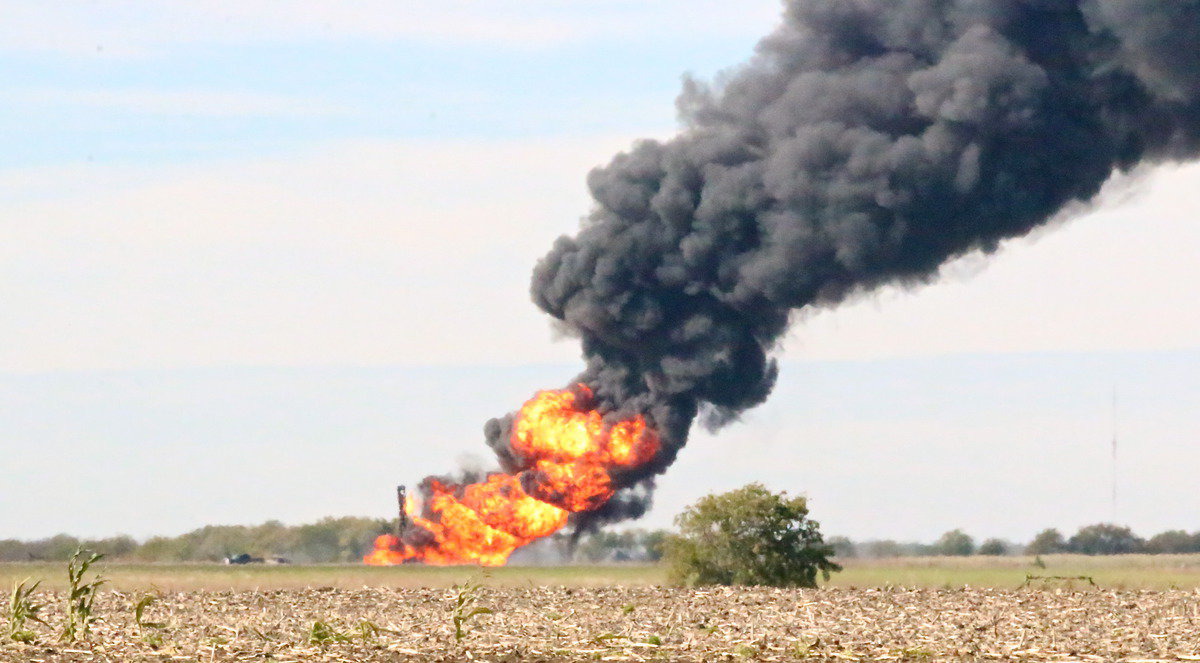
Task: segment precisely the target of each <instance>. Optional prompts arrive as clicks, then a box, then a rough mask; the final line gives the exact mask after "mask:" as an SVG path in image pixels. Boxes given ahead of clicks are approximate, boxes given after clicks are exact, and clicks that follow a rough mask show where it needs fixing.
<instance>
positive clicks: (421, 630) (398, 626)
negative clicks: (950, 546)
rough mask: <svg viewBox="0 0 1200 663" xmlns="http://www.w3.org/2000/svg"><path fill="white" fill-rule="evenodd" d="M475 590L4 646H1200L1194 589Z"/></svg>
mask: <svg viewBox="0 0 1200 663" xmlns="http://www.w3.org/2000/svg"><path fill="white" fill-rule="evenodd" d="M471 596H472V597H474V599H475V600H477V601H478V603H479V605H486V606H490V607H492V608H493V609H494V612H492V613H491V614H486V615H485V614H480V615H477V616H476V618H475V619H474V620H472V622H471V625H470V632H469V634H467V635H466V637H462V638H459V637H456V630H457V629H456V624H455V620H454V616H455V615H456V614H461V613H456V611H457V610H458V608H459V606H458V602H459V599H460V598H461V592H460V589H458V588H452V589H365V588H364V589H360V590H336V589H311V590H299V591H293V590H288V591H238V592H211V591H210V592H181V593H166V594H162V595H160V596H159V597H157V598H156V600H155V601H154V602H153V604H152V607H151V608H150V609H151V610H152V611H153V613H154V620H155V621H156V622H159V623H156V624H155V626H161V628H153V629H151V630H153V631H154V634H155V635H156V636H157V637H154V638H147V637H146V635H147V626H148V625H147V624H146V619H147V618H146V617H145V616H144V615H143V616H142V619H135V615H134V610H135V608H136V606H137V604H138V603H139V600H138V598H137V596H131V595H125V594H122V593H120V592H116V591H113V592H105V593H103V594H101V595H100V596H99V597H98V599H97V601H96V606H95V610H96V612H97V613H98V614H102V615H104V619H102V620H100V621H98V622H97V623H96V624H94V626H93V632H92V637H91V638H90V639H89V640H86V641H79V642H76V643H73V644H70V645H68V644H65V643H58V642H55V641H54V639H53V638H39V642H38V643H37V644H32V645H31V644H25V643H20V642H12V641H8V642H6V643H4V644H3V645H0V660H3V661H7V660H29V659H31V658H36V659H39V660H45V661H59V660H94V659H95V658H96V657H97V656H99V657H100V658H101V659H102V660H121V661H124V660H167V659H171V658H173V657H186V658H188V659H192V660H195V659H199V660H264V659H266V660H330V661H333V660H354V661H394V660H422V661H424V660H429V661H457V660H464V659H465V658H466V657H467V656H468V655H469V656H470V657H473V658H476V659H484V660H518V659H519V660H562V659H588V660H683V661H707V660H714V659H721V658H725V657H726V656H729V657H733V659H735V660H736V659H744V660H763V661H794V660H801V659H805V658H809V659H816V660H821V659H826V660H833V659H842V660H879V659H886V660H946V659H957V660H978V659H981V658H993V659H1009V660H1017V659H1020V660H1026V661H1049V660H1061V659H1063V658H1073V659H1084V658H1088V657H1095V656H1098V657H1102V658H1104V659H1108V660H1113V659H1130V658H1141V659H1148V658H1152V659H1173V660H1200V591H1196V590H1190V591H1184V590H1174V591H1129V590H1121V591H1117V590H1108V589H1104V588H1100V589H1092V588H1090V587H1087V588H1086V589H1085V588H1083V587H1082V586H1077V587H1073V588H1072V587H1027V588H1024V589H1019V590H994V589H955V590H938V589H911V590H909V589H844V588H829V589H821V590H808V589H791V590H781V589H750V588H706V589H679V588H655V587H643V588H621V587H600V588H562V587H559V588H537V587H529V588H490V587H478V588H475V589H473V590H472V592H471ZM42 598H44V599H45V600H46V605H47V608H46V610H45V611H44V612H43V613H42V614H41V615H40V616H41V617H42V618H44V619H45V621H46V622H47V623H48V624H50V625H52V626H53V625H56V624H60V623H62V621H63V619H64V617H65V615H63V612H62V609H61V606H62V605H63V604H64V602H63V601H62V600H61V598H62V597H61V593H57V594H56V593H53V592H43V593H42ZM628 606H636V607H635V609H633V610H629V609H628ZM143 608H144V609H145V608H146V606H143ZM139 622H141V623H140V624H139ZM364 625H365V626H364ZM459 626H461V624H460V625H459ZM179 660H183V659H179Z"/></svg>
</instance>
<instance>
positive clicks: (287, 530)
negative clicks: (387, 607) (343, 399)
mask: <svg viewBox="0 0 1200 663" xmlns="http://www.w3.org/2000/svg"><path fill="white" fill-rule="evenodd" d="M390 527H391V522H389V521H387V520H384V519H382V518H354V517H346V518H325V519H324V520H321V521H318V522H316V523H310V524H306V525H284V524H283V523H281V522H279V521H275V520H272V521H269V522H266V523H263V524H261V525H209V526H206V527H201V528H200V529H197V530H193V531H191V532H188V533H186V534H181V535H179V536H156V537H152V538H150V539H147V540H146V541H144V542H140V543H139V542H138V541H136V540H134V539H133V538H132V537H128V536H116V537H110V538H107V539H78V538H76V537H73V536H69V535H66V534H59V535H58V536H52V537H50V538H47V539H41V540H38V541H17V540H14V539H7V540H0V561H5V562H26V561H61V560H65V559H67V558H68V557H70V556H71V553H73V552H74V551H75V550H76V548H78V547H83V548H86V549H89V550H94V551H96V552H99V553H103V554H104V555H105V556H106V558H107V559H110V560H122V561H140V562H219V561H221V560H223V559H225V558H226V557H233V556H236V555H242V554H248V555H251V556H254V557H283V558H285V559H287V560H289V561H292V562H297V563H337V562H357V561H359V560H361V559H362V557H363V555H364V554H366V553H367V552H368V551H369V550H370V549H371V547H372V544H373V543H374V541H375V537H376V536H378V535H380V534H382V533H385V532H387V531H389V528H390Z"/></svg>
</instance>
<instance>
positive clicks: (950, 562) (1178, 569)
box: [0, 555, 1200, 592]
mask: <svg viewBox="0 0 1200 663" xmlns="http://www.w3.org/2000/svg"><path fill="white" fill-rule="evenodd" d="M1033 561H1034V560H1033V558H1031V557H1000V558H996V557H961V558H954V557H923V558H900V559H889V560H855V559H851V560H846V561H845V562H844V564H845V567H846V570H845V571H844V572H842V573H838V574H835V575H834V576H833V579H832V581H831V583H830V584H831V586H834V587H888V586H899V587H936V588H945V587H949V588H954V587H963V586H969V587H994V588H999V589H1016V588H1018V587H1020V586H1021V585H1022V584H1024V582H1025V578H1026V575H1028V574H1034V575H1059V576H1080V575H1086V576H1091V577H1093V578H1094V579H1095V580H1096V582H1097V583H1099V584H1100V585H1101V586H1102V587H1107V588H1114V589H1193V588H1200V555H1126V556H1116V557H1086V556H1082V555H1048V556H1046V557H1045V558H1044V562H1045V568H1038V567H1036V566H1034V564H1033ZM64 568H65V567H64V565H63V564H60V563H53V564H50V563H33V564H0V589H7V588H9V587H12V585H13V583H14V582H18V581H20V580H23V579H25V578H28V577H32V578H34V579H38V578H40V579H43V580H44V582H43V585H42V587H43V588H47V589H61V588H62V587H63V586H64V580H65V579H66V574H65V571H64ZM102 571H103V573H104V575H105V576H106V577H108V578H109V580H110V583H111V584H110V585H109V586H110V587H112V588H114V589H118V590H122V591H128V592H133V591H142V590H151V589H159V590H163V591H192V590H275V589H306V588H309V587H334V588H338V589H357V588H360V587H363V586H369V587H390V588H416V587H449V586H450V585H453V584H455V583H462V582H465V581H467V580H469V579H471V578H472V577H474V576H475V575H477V571H476V570H475V569H473V568H469V567H457V568H445V567H441V568H439V567H424V566H403V567H393V568H376V567H366V566H362V565H343V566H333V565H331V566H223V565H219V564H171V565H158V564H121V563H114V564H107V565H104V566H103V568H102ZM664 583H666V574H665V572H664V570H663V569H662V568H661V567H657V566H646V565H619V566H615V565H614V566H562V567H505V568H499V569H494V570H493V571H492V572H491V576H490V578H489V579H487V580H486V582H485V584H487V585H488V586H492V587H527V586H530V585H531V584H532V585H538V586H543V585H566V586H570V587H602V586H609V585H622V586H654V585H662V584H664Z"/></svg>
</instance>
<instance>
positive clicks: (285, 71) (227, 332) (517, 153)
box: [0, 0, 1200, 538]
mask: <svg viewBox="0 0 1200 663" xmlns="http://www.w3.org/2000/svg"><path fill="white" fill-rule="evenodd" d="M0 9H3V12H4V15H5V16H6V19H5V21H4V24H3V25H2V26H0V72H2V73H0V102H2V103H0V135H3V137H4V138H3V139H2V141H0V145H2V146H3V149H0V311H2V314H0V451H3V453H4V457H5V458H7V459H19V462H16V463H12V462H10V463H6V464H5V465H4V466H3V467H0V538H5V537H9V536H16V537H33V536H42V535H47V534H52V533H54V532H57V531H63V530H66V531H71V532H76V533H81V534H94V535H100V534H111V533H115V532H129V533H133V534H136V535H139V536H144V535H148V534H152V533H174V532H179V531H183V530H185V529H188V528H191V527H195V526H198V525H201V524H206V523H212V522H255V521H261V520H265V519H267V518H279V519H282V520H285V521H289V522H297V521H301V520H306V519H312V518H316V517H319V516H322V515H327V514H349V513H360V514H377V515H385V514H387V513H388V512H389V510H390V506H391V498H390V494H391V493H390V491H391V486H392V484H394V483H395V482H397V481H400V480H404V481H409V482H412V481H415V480H416V479H418V478H419V477H420V476H421V475H422V474H424V473H426V472H433V471H439V470H450V469H453V468H454V467H455V466H456V465H457V464H458V463H459V462H460V461H461V460H462V456H463V454H464V453H474V454H476V456H477V457H478V458H479V459H480V462H486V460H487V457H486V455H485V451H486V448H485V447H484V445H483V444H482V436H481V435H480V433H479V430H480V427H481V426H482V424H483V421H484V420H485V419H486V418H487V417H489V416H494V415H498V414H502V413H504V412H505V411H507V410H511V409H514V408H516V407H518V406H519V405H520V404H521V402H522V401H523V400H524V399H525V398H526V397H528V396H529V395H530V394H531V393H532V391H533V390H535V389H537V388H539V387H558V386H561V384H562V383H563V382H564V381H565V380H567V379H569V378H570V376H571V375H572V374H573V373H574V372H575V371H576V370H577V368H578V366H577V364H576V363H575V358H576V356H577V353H578V351H577V346H576V345H575V344H574V342H573V341H571V340H570V339H557V338H556V337H555V335H554V334H553V333H552V330H551V328H550V326H549V324H548V323H547V321H546V319H545V318H544V317H543V316H542V315H540V314H539V313H538V311H537V309H536V308H535V307H534V306H533V305H532V304H531V303H530V302H529V297H528V294H527V290H528V277H529V272H530V269H531V268H532V266H533V264H534V262H535V261H536V259H537V258H538V257H539V256H540V255H541V254H542V253H544V252H545V251H546V250H547V249H548V247H549V245H550V243H551V242H552V241H553V239H554V237H556V236H557V235H559V234H562V233H564V232H571V231H573V229H574V227H575V225H576V223H577V221H578V219H579V217H581V216H582V215H583V214H584V213H585V212H586V211H587V208H588V200H587V196H586V191H585V188H584V177H585V175H586V173H587V171H588V169H589V168H591V167H592V166H595V165H598V164H601V163H603V162H605V161H606V160H607V159H608V158H609V157H610V156H611V155H612V154H614V153H615V152H616V151H618V150H620V149H623V148H624V147H626V146H628V145H629V144H630V143H631V142H632V141H633V140H634V139H636V138H638V137H643V136H659V137H661V136H667V135H670V133H671V132H672V131H673V127H674V126H675V118H674V105H673V100H674V96H675V94H676V92H677V90H678V88H679V85H680V77H681V75H682V74H684V73H685V72H690V73H693V74H695V75H698V76H701V77H711V76H714V75H716V74H717V73H718V72H720V71H721V70H722V69H724V68H726V67H728V66H730V65H734V64H736V63H737V62H739V61H741V60H743V59H744V58H745V57H746V56H747V55H748V54H749V53H750V52H751V49H752V47H753V44H754V42H755V41H756V39H757V38H758V37H759V36H760V35H761V34H763V33H765V32H766V31H767V30H768V29H769V28H770V27H771V25H772V24H773V23H774V20H775V14H776V11H777V7H776V2H775V1H774V0H747V1H745V2H741V3H734V4H731V3H728V2H715V1H696V0H692V1H690V2H682V1H676V0H663V1H660V2H654V3H646V2H626V1H617V0H610V1H607V2H592V1H581V0H574V1H573V2H562V1H554V2H550V1H539V0H522V1H521V2H507V1H496V0H494V1H492V2H487V3H479V2H466V1H451V2H445V1H443V2H438V3H429V2H396V1H389V2H382V1H361V2H308V1H305V0H288V1H287V2H283V1H280V2H261V1H242V2H217V1H213V2H205V3H200V4H193V5H187V6H184V5H181V4H178V3H172V4H167V3H150V2H134V1H131V2H106V3H78V4H77V5H76V4H75V3H27V2H15V1H4V0H0ZM1198 186H1200V167H1196V166H1170V167H1164V168H1161V169H1158V170H1156V171H1153V172H1146V173H1139V174H1137V176H1136V177H1127V178H1124V179H1123V180H1122V181H1120V182H1114V183H1112V185H1111V186H1110V187H1109V190H1108V191H1107V192H1106V194H1105V195H1104V196H1102V200H1101V201H1100V203H1099V204H1097V205H1096V206H1094V208H1093V209H1090V210H1075V211H1074V212H1073V213H1072V214H1070V215H1067V216H1066V217H1064V219H1063V222H1062V223H1061V224H1058V226H1057V227H1055V228H1052V229H1050V230H1048V231H1045V232H1043V233H1041V234H1040V235H1039V236H1038V237H1035V238H1028V239H1023V240H1018V241H1014V242H1011V243H1010V244H1009V245H1007V246H1006V247H1005V249H1004V250H1003V251H1002V253H1001V254H1000V255H999V256H996V257H994V258H991V259H984V258H981V257H969V258H967V259H964V260H961V261H959V262H957V263H954V264H953V265H950V266H948V267H947V268H946V270H945V277H944V278H943V280H942V281H941V282H940V283H939V284H936V285H933V286H929V287H926V288H923V289H920V290H918V291H915V292H898V291H887V292H884V293H881V294H879V295H878V296H875V297H872V298H871V299H869V300H865V301H860V302H857V303H855V304H853V305H851V306H848V307H845V308H843V309H841V310H838V311H836V312H818V313H815V314H805V315H800V316H798V317H797V323H798V324H797V326H796V327H795V330H794V331H793V333H792V334H791V335H790V336H789V338H788V340H787V342H786V345H785V348H784V349H783V350H784V356H785V358H786V360H787V365H786V367H785V372H784V376H783V379H782V380H781V384H780V388H779V390H778V392H777V393H776V394H775V396H774V398H773V399H772V401H771V402H770V403H768V405H766V406H764V407H763V408H761V409H760V410H758V411H755V412H753V413H751V414H750V415H749V416H748V417H747V419H746V421H744V422H742V423H740V424H737V425H734V426H733V427H730V428H729V429H727V430H725V431H722V432H721V433H719V434H718V435H716V436H710V435H708V434H698V435H697V436H696V437H695V439H694V441H693V444H692V445H691V447H689V449H687V450H686V451H685V452H684V453H683V454H682V457H681V460H680V461H679V463H678V464H677V466H676V467H675V468H674V471H673V472H672V473H671V474H670V475H668V476H667V477H666V478H665V479H664V480H663V482H662V491H661V498H660V500H659V503H658V506H657V507H656V509H655V511H654V512H653V514H652V515H651V517H650V518H649V519H648V521H647V524H651V525H662V524H666V523H667V522H669V520H670V518H671V516H672V515H673V514H674V513H676V512H677V511H678V509H679V508H680V507H681V506H682V505H683V504H686V503H687V502H688V501H690V500H692V499H695V498H696V497H698V496H699V495H702V494H704V493H705V492H708V491H709V490H713V489H717V488H728V487H734V486H736V485H739V484H740V483H744V482H745V481H750V480H754V479H761V480H763V481H766V482H767V483H768V484H769V485H771V486H772V487H774V488H779V489H788V490H791V491H793V492H807V493H808V494H809V495H810V496H811V497H812V499H813V508H814V514H815V515H816V516H817V517H818V518H819V519H822V520H824V521H825V522H826V525H827V528H826V529H828V530H834V531H837V532H843V533H848V534H852V535H854V536H858V537H867V536H891V537H898V538H932V537H933V536H936V534H937V533H939V532H941V531H943V530H945V529H949V528H952V527H958V526H962V527H965V528H967V529H968V530H969V531H971V532H973V533H976V534H978V535H992V534H997V535H1002V536H1009V537H1013V538H1027V537H1028V536H1030V535H1032V533H1033V532H1034V531H1036V530H1037V529H1040V528H1041V527H1042V526H1047V525H1057V526H1060V527H1065V528H1071V527H1074V526H1077V525H1079V524H1082V523H1085V522H1091V521H1095V520H1099V519H1106V518H1108V517H1110V516H1111V509H1110V506H1109V504H1108V497H1107V496H1108V487H1107V481H1108V475H1107V473H1108V471H1109V465H1108V462H1107V458H1108V456H1107V453H1108V452H1107V443H1108V439H1109V437H1110V436H1111V430H1112V424H1111V422H1110V420H1109V418H1110V412H1109V400H1110V398H1111V391H1112V388H1113V386H1114V384H1116V385H1117V386H1118V388H1119V389H1120V390H1121V392H1122V393H1123V394H1125V396H1123V398H1122V403H1123V406H1122V410H1121V421H1120V430H1121V435H1122V442H1123V445H1125V446H1123V448H1125V449H1126V450H1125V451H1124V452H1123V454H1122V462H1123V467H1124V468H1125V470H1126V471H1127V472H1128V476H1126V477H1125V478H1124V479H1123V480H1122V485H1121V493H1120V494H1121V502H1120V510H1119V511H1118V514H1117V515H1118V518H1119V519H1121V520H1123V521H1126V522H1129V523H1130V524H1132V525H1134V526H1135V527H1137V528H1139V529H1143V530H1146V531H1152V530H1155V529H1163V528H1167V527H1184V528H1187V529H1191V530H1195V529H1200V520H1197V519H1196V516H1195V515H1194V514H1196V513H1198V512H1200V497H1197V493H1196V491H1194V490H1193V489H1192V485H1193V484H1194V477H1192V476H1190V475H1191V474H1192V472H1191V469H1192V468H1195V467H1198V466H1200V445H1197V444H1196V440H1197V439H1200V415H1197V414H1196V413H1197V412H1200V407H1198V406H1200V382H1198V376H1200V370H1198V369H1200V307H1198V306H1197V305H1198V304H1200V287H1198V286H1197V283H1200V262H1198V261H1197V260H1196V255H1197V254H1198V252H1200V225H1198V224H1197V223H1196V219H1197V218H1198V215H1200V196H1197V195H1196V191H1197V187H1198Z"/></svg>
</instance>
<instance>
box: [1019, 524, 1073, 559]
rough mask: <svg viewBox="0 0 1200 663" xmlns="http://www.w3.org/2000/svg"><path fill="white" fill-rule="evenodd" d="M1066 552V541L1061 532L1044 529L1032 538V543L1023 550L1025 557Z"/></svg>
mask: <svg viewBox="0 0 1200 663" xmlns="http://www.w3.org/2000/svg"><path fill="white" fill-rule="evenodd" d="M1066 551H1067V541H1066V539H1064V538H1063V535H1062V532H1059V531H1058V530H1056V529H1044V530H1042V531H1040V532H1038V534H1037V536H1035V537H1033V541H1030V542H1029V545H1028V546H1026V548H1025V554H1027V555H1054V554H1057V553H1062V552H1066Z"/></svg>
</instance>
